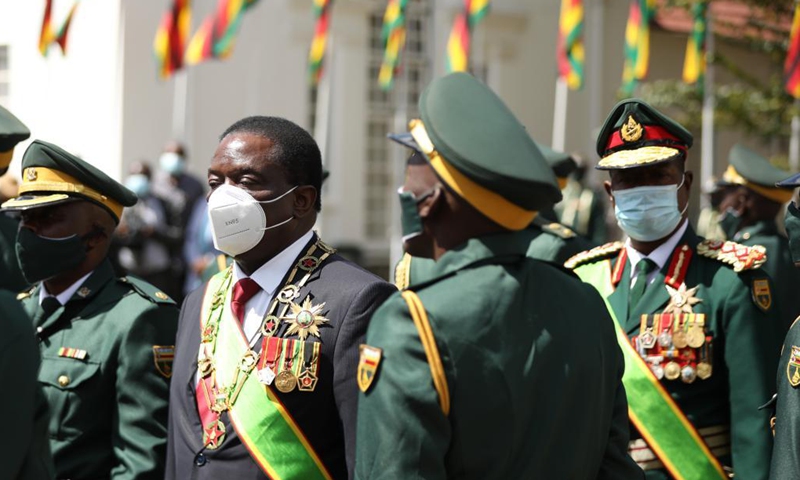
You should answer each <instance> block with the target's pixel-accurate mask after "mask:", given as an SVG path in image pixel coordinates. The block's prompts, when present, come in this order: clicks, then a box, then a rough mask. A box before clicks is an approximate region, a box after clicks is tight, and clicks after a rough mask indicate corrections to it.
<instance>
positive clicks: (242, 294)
mask: <svg viewBox="0 0 800 480" xmlns="http://www.w3.org/2000/svg"><path fill="white" fill-rule="evenodd" d="M259 290H261V287H259V286H258V284H257V283H256V281H255V280H253V279H252V278H249V277H245V278H243V279H241V280H239V281H238V282H236V285H234V286H233V298H232V299H231V310H233V314H234V315H236V318H238V319H239V323H241V324H244V312H245V308H244V307H245V305H246V304H247V301H248V300H250V299H251V298H253V295H255V294H256V293H258V292H259Z"/></svg>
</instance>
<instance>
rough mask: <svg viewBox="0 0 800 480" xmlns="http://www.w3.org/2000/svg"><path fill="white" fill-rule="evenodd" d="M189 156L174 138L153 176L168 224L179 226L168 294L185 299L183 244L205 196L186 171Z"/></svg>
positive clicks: (154, 191) (157, 195) (153, 188)
mask: <svg viewBox="0 0 800 480" xmlns="http://www.w3.org/2000/svg"><path fill="white" fill-rule="evenodd" d="M186 164H187V155H186V149H185V148H184V146H183V145H182V144H181V143H180V142H178V141H175V140H172V141H170V142H169V143H167V145H166V146H165V147H164V150H163V152H162V153H161V156H160V157H159V158H158V167H159V169H158V170H157V171H156V172H155V174H154V175H153V183H152V192H153V194H154V195H155V196H156V197H158V198H160V199H161V200H163V201H164V207H165V213H166V219H167V224H168V225H169V226H170V227H174V228H176V229H177V231H178V233H179V238H178V241H177V242H176V243H175V244H174V245H172V246H171V248H170V250H169V253H170V260H171V263H170V274H171V280H172V281H171V282H170V288H168V289H167V293H168V294H169V295H170V296H172V297H173V298H175V299H182V298H183V284H184V279H185V277H186V270H187V265H186V263H185V262H184V260H183V244H184V238H185V235H186V228H187V226H188V224H189V218H190V217H191V214H192V209H193V208H194V205H195V203H196V202H197V200H198V199H201V198H203V192H204V188H203V185H202V183H200V181H199V180H198V179H197V178H195V177H194V176H193V175H191V174H189V173H188V172H187V171H186V170H187V168H186Z"/></svg>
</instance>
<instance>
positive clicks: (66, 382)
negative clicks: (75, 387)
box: [58, 375, 69, 387]
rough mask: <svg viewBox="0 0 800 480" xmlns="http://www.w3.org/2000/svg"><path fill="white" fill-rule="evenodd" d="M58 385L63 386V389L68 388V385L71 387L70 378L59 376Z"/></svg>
mask: <svg viewBox="0 0 800 480" xmlns="http://www.w3.org/2000/svg"><path fill="white" fill-rule="evenodd" d="M58 384H59V385H61V386H62V387H66V386H67V385H69V377H68V376H66V375H61V376H59V377H58Z"/></svg>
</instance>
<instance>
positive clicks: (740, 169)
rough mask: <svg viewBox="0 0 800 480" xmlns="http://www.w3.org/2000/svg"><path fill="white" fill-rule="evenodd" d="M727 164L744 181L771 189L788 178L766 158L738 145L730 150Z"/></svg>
mask: <svg viewBox="0 0 800 480" xmlns="http://www.w3.org/2000/svg"><path fill="white" fill-rule="evenodd" d="M728 163H730V165H731V166H732V167H733V168H735V169H736V173H738V174H739V175H741V176H742V177H744V179H745V180H747V181H750V182H753V183H755V184H757V185H761V186H764V187H769V188H773V187H774V186H775V184H776V183H778V182H780V181H781V180H783V179H785V178H786V177H788V176H789V172H786V171H783V170H781V169H780V168H778V167H776V166H774V165H772V164H771V163H770V162H769V160H767V159H766V158H764V157H762V156H761V155H759V154H758V153H756V152H755V151H753V150H750V149H749V148H747V147H745V146H744V145H740V144H738V143H737V144H736V145H734V146H733V148H731V151H730V153H729V154H728Z"/></svg>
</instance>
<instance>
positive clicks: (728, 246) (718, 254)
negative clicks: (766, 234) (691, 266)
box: [697, 240, 767, 273]
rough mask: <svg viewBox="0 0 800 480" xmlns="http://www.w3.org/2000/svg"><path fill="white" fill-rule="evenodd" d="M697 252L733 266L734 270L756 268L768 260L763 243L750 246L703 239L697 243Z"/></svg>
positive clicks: (741, 270) (740, 270)
mask: <svg viewBox="0 0 800 480" xmlns="http://www.w3.org/2000/svg"><path fill="white" fill-rule="evenodd" d="M697 253H698V254H700V255H701V256H703V257H706V258H711V259H714V260H718V261H720V262H722V263H724V264H726V265H730V266H732V267H733V271H734V272H737V273H738V272H743V271H745V270H755V269H757V268H759V267H761V265H763V264H764V262H766V261H767V249H766V248H764V247H762V246H761V245H753V246H752V247H748V246H746V245H741V244H738V243H736V242H723V241H721V240H703V241H702V242H700V243H699V244H698V245H697Z"/></svg>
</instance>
